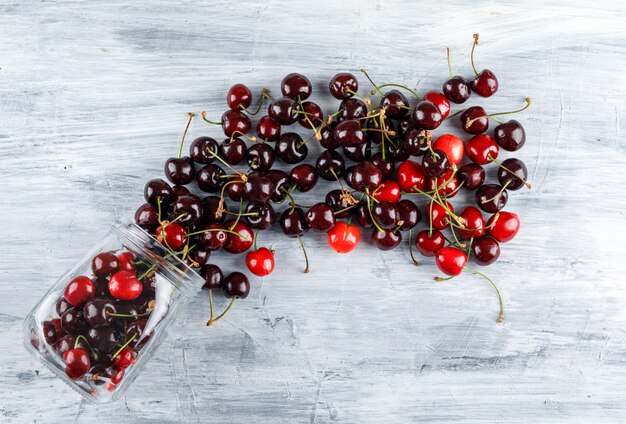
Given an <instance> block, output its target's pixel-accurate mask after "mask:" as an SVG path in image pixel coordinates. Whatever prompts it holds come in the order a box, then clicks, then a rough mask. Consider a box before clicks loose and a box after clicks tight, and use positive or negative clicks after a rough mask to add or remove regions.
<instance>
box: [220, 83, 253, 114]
mask: <svg viewBox="0 0 626 424" xmlns="http://www.w3.org/2000/svg"><path fill="white" fill-rule="evenodd" d="M226 103H228V107H229V108H230V109H231V110H240V109H247V108H248V107H250V105H251V104H252V92H251V91H250V89H249V88H248V87H246V86H245V85H243V84H235V85H233V86H232V87H230V90H228V94H227V95H226Z"/></svg>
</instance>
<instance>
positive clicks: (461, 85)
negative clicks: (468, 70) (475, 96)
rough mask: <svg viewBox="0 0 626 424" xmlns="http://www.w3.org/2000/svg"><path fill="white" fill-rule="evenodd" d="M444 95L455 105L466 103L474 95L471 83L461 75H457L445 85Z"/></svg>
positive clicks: (443, 88)
mask: <svg viewBox="0 0 626 424" xmlns="http://www.w3.org/2000/svg"><path fill="white" fill-rule="evenodd" d="M442 90H443V94H445V96H446V97H447V98H448V100H450V101H451V102H453V103H456V104H461V103H465V101H466V100H467V99H469V98H470V96H471V95H472V91H471V89H470V82H469V81H468V80H467V79H465V78H464V77H462V76H460V75H455V76H453V77H452V78H450V79H449V80H448V81H446V82H445V83H443V87H442Z"/></svg>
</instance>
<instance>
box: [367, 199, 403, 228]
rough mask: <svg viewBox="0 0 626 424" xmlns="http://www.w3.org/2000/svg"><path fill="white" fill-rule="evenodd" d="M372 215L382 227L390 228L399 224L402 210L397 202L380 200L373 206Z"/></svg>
mask: <svg viewBox="0 0 626 424" xmlns="http://www.w3.org/2000/svg"><path fill="white" fill-rule="evenodd" d="M372 217H373V219H374V221H375V222H376V223H377V224H378V226H379V227H380V228H383V229H387V230H389V229H392V228H396V227H397V226H398V221H400V210H399V209H398V206H397V205H396V204H395V203H392V202H379V203H375V204H374V206H372Z"/></svg>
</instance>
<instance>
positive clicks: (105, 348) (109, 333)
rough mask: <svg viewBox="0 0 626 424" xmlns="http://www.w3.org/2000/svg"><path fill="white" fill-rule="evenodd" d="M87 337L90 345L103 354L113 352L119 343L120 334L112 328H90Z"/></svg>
mask: <svg viewBox="0 0 626 424" xmlns="http://www.w3.org/2000/svg"><path fill="white" fill-rule="evenodd" d="M86 337H87V340H89V345H90V346H91V347H93V348H94V349H97V350H98V351H99V352H102V353H110V352H112V351H113V350H115V346H117V344H118V342H119V337H118V333H117V332H116V331H115V330H114V329H113V327H110V326H105V327H98V328H90V329H89V330H87V335H86Z"/></svg>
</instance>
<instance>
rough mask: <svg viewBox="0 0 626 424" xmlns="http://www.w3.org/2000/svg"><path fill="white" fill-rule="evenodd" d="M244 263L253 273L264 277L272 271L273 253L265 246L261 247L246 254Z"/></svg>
mask: <svg viewBox="0 0 626 424" xmlns="http://www.w3.org/2000/svg"><path fill="white" fill-rule="evenodd" d="M246 265H247V266H248V269H249V270H250V272H251V273H253V274H254V275H256V276H259V277H265V276H266V275H269V274H271V273H272V272H273V271H274V255H273V254H272V251H271V250H269V249H268V248H267V247H261V248H259V249H257V250H253V251H250V252H248V253H247V254H246Z"/></svg>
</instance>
